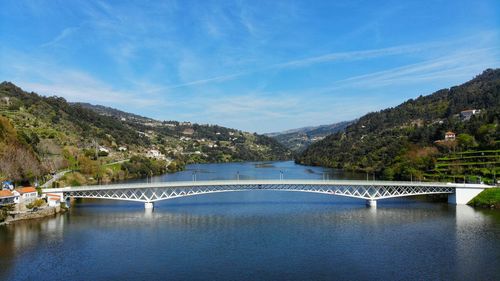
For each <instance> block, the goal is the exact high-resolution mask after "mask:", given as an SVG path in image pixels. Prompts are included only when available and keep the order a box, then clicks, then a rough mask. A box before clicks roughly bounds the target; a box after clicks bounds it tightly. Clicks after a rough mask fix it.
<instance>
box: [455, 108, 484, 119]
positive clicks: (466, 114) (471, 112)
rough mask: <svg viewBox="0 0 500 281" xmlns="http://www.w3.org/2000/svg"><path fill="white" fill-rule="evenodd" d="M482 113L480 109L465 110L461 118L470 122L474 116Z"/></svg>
mask: <svg viewBox="0 0 500 281" xmlns="http://www.w3.org/2000/svg"><path fill="white" fill-rule="evenodd" d="M479 113H481V110H480V109H469V110H464V111H462V112H460V117H462V119H463V120H469V119H470V118H471V117H472V116H473V115H476V114H479Z"/></svg>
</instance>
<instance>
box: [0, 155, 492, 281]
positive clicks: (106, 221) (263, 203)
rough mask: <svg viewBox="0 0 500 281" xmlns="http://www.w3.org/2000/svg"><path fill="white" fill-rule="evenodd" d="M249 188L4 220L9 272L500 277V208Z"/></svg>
mask: <svg viewBox="0 0 500 281" xmlns="http://www.w3.org/2000/svg"><path fill="white" fill-rule="evenodd" d="M280 171H283V176H284V178H285V179H292V178H311V179H322V178H326V177H328V178H330V179H333V178H348V179H359V178H363V177H364V176H363V175H356V174H345V173H342V172H341V171H337V170H331V169H323V168H319V167H306V166H299V165H295V164H294V163H293V162H274V163H232V164H206V165H191V166H189V167H188V170H186V171H183V172H179V173H176V174H169V175H165V176H161V177H156V178H153V179H150V181H151V180H152V181H160V180H191V179H192V178H193V177H194V176H196V177H197V180H211V179H234V178H236V177H238V175H239V177H240V179H250V178H261V179H263V178H265V179H279V177H280V173H281V172H280ZM364 203H365V202H364V201H363V200H356V199H350V198H342V197H335V196H329V195H322V194H311V193H297V192H280V191H262V190H258V191H247V192H233V193H217V194H207V195H200V196H191V197H186V198H177V199H172V200H168V201H162V202H159V203H156V204H155V209H154V212H152V213H150V212H146V211H145V210H144V205H143V204H141V203H134V202H123V201H105V200H82V201H79V202H74V203H73V205H72V209H71V211H70V212H69V213H66V214H62V215H58V216H55V217H51V218H46V219H41V220H36V221H29V222H22V223H16V224H13V225H9V226H2V227H0V280H48V279H53V280H388V279H389V280H393V279H397V280H437V279H448V280H500V278H499V277H500V212H499V211H495V210H476V209H473V208H471V207H468V206H458V207H455V206H451V205H448V204H446V203H435V202H428V201H425V200H423V199H417V198H410V199H394V200H387V201H379V202H378V207H377V208H367V207H365V205H364Z"/></svg>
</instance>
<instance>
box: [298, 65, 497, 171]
mask: <svg viewBox="0 0 500 281" xmlns="http://www.w3.org/2000/svg"><path fill="white" fill-rule="evenodd" d="M471 109H478V110H480V112H476V113H475V114H474V115H472V116H464V115H463V114H464V113H462V114H461V112H462V111H465V110H471ZM499 120H500V70H499V69H495V70H491V69H488V70H486V71H484V72H483V73H482V74H481V75H479V76H477V77H475V78H474V79H472V80H471V81H469V82H467V83H464V84H462V85H460V86H456V87H452V88H450V89H443V90H439V91H437V92H435V93H433V94H431V95H428V96H420V97H418V98H416V99H411V100H408V101H406V102H404V103H403V104H401V105H399V106H397V107H394V108H388V109H385V110H382V111H380V112H374V113H369V114H367V115H365V116H363V117H361V118H360V119H359V120H358V121H357V122H355V123H354V124H352V125H350V126H348V127H347V128H346V130H345V132H339V133H336V134H333V135H330V136H328V137H326V138H325V139H324V140H322V141H319V142H316V143H313V144H312V145H311V146H310V147H309V148H307V149H306V150H305V151H304V152H303V153H302V154H301V155H299V156H298V157H297V158H296V161H297V162H298V163H302V164H308V165H321V166H328V167H336V168H343V169H348V170H355V171H362V172H367V173H374V174H375V175H376V176H377V177H379V178H385V179H402V180H409V179H412V178H413V179H421V180H426V179H429V178H432V179H442V180H449V179H456V180H459V179H461V180H462V181H463V179H464V176H465V180H467V181H474V180H476V178H478V177H479V176H483V180H486V181H492V180H493V177H494V176H495V173H496V171H498V167H499V163H498V158H497V156H496V154H494V153H496V152H495V151H497V150H498V149H499V148H500V142H499V140H500V127H499V125H498V124H499ZM447 131H452V132H454V133H455V134H456V138H455V139H454V140H452V139H450V140H447V141H445V140H444V138H445V133H446V132H447ZM484 151H494V152H493V154H491V153H489V152H487V153H483V152H484ZM483 154H484V155H483ZM466 155H470V156H474V157H475V158H469V160H470V161H467V160H466V159H467V158H463V157H467V156H466ZM457 157H458V158H460V161H459V162H458V160H457V159H455V158H457ZM446 159H454V160H446ZM447 161H448V162H452V163H447ZM459 163H461V164H459ZM455 166H457V167H460V169H456V168H454V167H455Z"/></svg>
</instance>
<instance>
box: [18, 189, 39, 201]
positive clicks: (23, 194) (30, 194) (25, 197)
mask: <svg viewBox="0 0 500 281" xmlns="http://www.w3.org/2000/svg"><path fill="white" fill-rule="evenodd" d="M15 191H17V192H18V193H19V202H16V203H25V204H28V203H31V202H33V201H35V200H36V198H37V197H38V192H37V191H36V189H35V188H34V187H32V186H28V187H20V188H16V189H15Z"/></svg>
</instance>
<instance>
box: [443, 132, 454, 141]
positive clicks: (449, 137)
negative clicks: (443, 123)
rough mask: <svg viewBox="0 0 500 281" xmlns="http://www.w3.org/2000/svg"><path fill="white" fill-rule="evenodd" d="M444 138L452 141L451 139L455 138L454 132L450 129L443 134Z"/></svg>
mask: <svg viewBox="0 0 500 281" xmlns="http://www.w3.org/2000/svg"><path fill="white" fill-rule="evenodd" d="M444 140H447V141H452V140H455V133H454V132H452V131H448V132H446V133H445V134H444Z"/></svg>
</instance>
